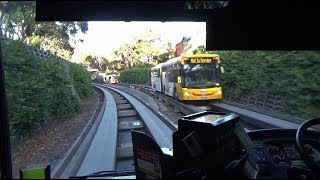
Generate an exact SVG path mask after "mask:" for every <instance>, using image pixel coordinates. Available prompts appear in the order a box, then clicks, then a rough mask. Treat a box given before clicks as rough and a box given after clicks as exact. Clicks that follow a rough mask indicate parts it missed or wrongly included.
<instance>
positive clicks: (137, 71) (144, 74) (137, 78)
mask: <svg viewBox="0 0 320 180" xmlns="http://www.w3.org/2000/svg"><path fill="white" fill-rule="evenodd" d="M150 73H151V69H150V68H134V69H129V70H125V71H121V72H120V77H119V78H120V82H121V83H129V84H146V83H147V82H148V81H150V78H151V77H150Z"/></svg>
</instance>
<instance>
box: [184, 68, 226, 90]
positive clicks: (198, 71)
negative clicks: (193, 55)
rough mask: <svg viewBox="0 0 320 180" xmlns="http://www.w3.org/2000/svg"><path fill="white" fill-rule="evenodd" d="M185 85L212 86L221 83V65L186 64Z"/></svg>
mask: <svg viewBox="0 0 320 180" xmlns="http://www.w3.org/2000/svg"><path fill="white" fill-rule="evenodd" d="M182 73H183V77H184V87H190V88H191V87H194V88H210V87H215V86H219V85H220V80H219V65H216V64H184V65H183V71H182Z"/></svg>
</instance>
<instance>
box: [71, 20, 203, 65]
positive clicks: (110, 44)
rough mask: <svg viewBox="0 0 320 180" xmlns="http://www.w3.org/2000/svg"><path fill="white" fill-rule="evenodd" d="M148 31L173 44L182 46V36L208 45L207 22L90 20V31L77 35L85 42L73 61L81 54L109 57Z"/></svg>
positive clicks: (77, 46)
mask: <svg viewBox="0 0 320 180" xmlns="http://www.w3.org/2000/svg"><path fill="white" fill-rule="evenodd" d="M146 28H150V29H152V30H154V31H158V32H160V33H161V38H162V40H165V41H166V40H168V41H169V42H171V43H172V44H174V45H175V44H177V43H179V42H180V41H181V40H182V38H183V36H191V37H194V38H192V39H194V40H196V41H197V43H198V44H201V45H205V38H206V37H205V36H206V23H205V22H164V23H162V22H151V21H150V22H141V21H140V22H134V21H133V22H123V21H89V22H88V31H87V32H86V33H85V34H83V33H78V34H77V35H76V37H77V38H81V39H83V40H84V41H83V43H78V44H77V45H76V46H75V51H74V55H73V57H72V59H73V60H74V61H78V60H77V59H78V57H79V55H80V54H91V53H93V54H96V55H98V56H104V57H106V58H110V57H111V52H112V51H113V50H115V49H116V48H118V47H120V45H121V44H122V43H125V42H130V41H132V40H133V37H134V36H135V35H139V34H142V33H143V32H144V30H145V29H146Z"/></svg>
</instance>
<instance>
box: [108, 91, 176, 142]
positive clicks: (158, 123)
mask: <svg viewBox="0 0 320 180" xmlns="http://www.w3.org/2000/svg"><path fill="white" fill-rule="evenodd" d="M103 87H106V88H109V89H112V90H114V91H116V92H118V93H119V94H121V95H122V96H124V97H125V98H126V99H127V100H128V101H129V102H130V103H131V104H132V105H133V106H134V107H135V109H136V110H137V112H138V113H139V114H140V116H141V118H142V119H143V121H144V123H145V124H146V126H147V127H148V129H149V131H150V132H151V134H152V136H153V138H154V139H155V141H156V142H157V143H158V144H159V146H160V147H168V148H172V133H173V130H172V129H170V128H169V127H168V125H167V124H166V123H164V122H163V121H162V120H161V119H160V118H159V117H158V116H157V115H155V114H154V113H153V112H152V111H151V110H150V109H149V108H148V107H146V106H145V105H144V104H142V103H141V102H140V101H139V100H137V99H136V98H134V97H133V96H131V95H129V94H128V93H125V92H123V91H120V90H118V89H116V88H113V87H111V86H106V85H103Z"/></svg>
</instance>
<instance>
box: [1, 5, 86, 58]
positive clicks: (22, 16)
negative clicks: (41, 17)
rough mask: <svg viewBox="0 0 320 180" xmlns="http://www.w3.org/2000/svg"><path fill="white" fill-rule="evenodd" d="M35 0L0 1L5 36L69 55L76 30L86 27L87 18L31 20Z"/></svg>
mask: <svg viewBox="0 0 320 180" xmlns="http://www.w3.org/2000/svg"><path fill="white" fill-rule="evenodd" d="M35 15H36V2H35V1H3V2H0V27H1V32H2V28H3V33H2V34H3V35H4V36H5V37H8V38H11V39H15V40H20V41H22V42H24V43H27V44H31V45H34V46H36V47H41V48H43V49H45V50H49V51H50V52H51V53H53V54H56V55H58V56H62V57H64V58H66V59H70V58H71V55H72V54H73V50H74V48H73V47H72V46H71V44H70V41H71V40H72V42H73V43H74V44H76V43H78V42H81V41H82V40H80V39H77V38H75V34H76V33H77V32H79V31H81V32H83V33H85V32H86V31H87V30H88V23H87V22H35Z"/></svg>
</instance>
